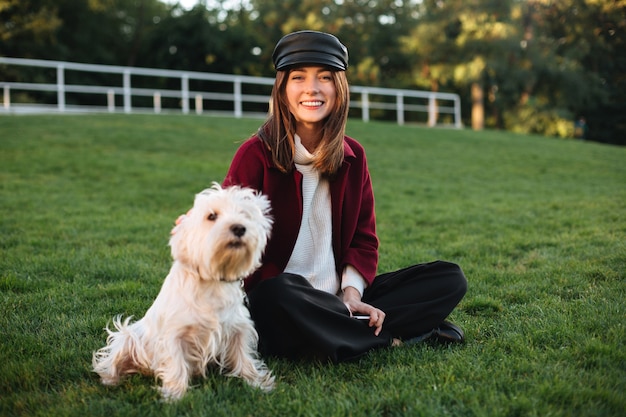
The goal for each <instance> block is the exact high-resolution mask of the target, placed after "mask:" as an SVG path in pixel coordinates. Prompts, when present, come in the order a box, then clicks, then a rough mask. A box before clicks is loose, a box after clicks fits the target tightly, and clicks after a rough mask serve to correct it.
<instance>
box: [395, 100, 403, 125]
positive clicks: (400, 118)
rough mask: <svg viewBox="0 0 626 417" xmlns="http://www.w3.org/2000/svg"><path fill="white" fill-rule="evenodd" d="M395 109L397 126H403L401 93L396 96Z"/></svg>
mask: <svg viewBox="0 0 626 417" xmlns="http://www.w3.org/2000/svg"><path fill="white" fill-rule="evenodd" d="M396 109H397V112H398V124H399V125H403V124H404V100H403V95H402V93H398V94H396Z"/></svg>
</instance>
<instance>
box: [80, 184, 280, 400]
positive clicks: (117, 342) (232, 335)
mask: <svg viewBox="0 0 626 417" xmlns="http://www.w3.org/2000/svg"><path fill="white" fill-rule="evenodd" d="M269 211H270V203H269V201H268V200H267V198H266V197H264V196H262V195H260V194H258V193H256V192H254V191H252V190H250V189H247V188H241V187H230V188H225V189H222V188H221V187H220V186H219V185H217V184H214V186H213V187H212V188H210V189H207V190H204V191H202V192H201V193H199V194H198V195H196V198H195V202H194V206H193V208H192V210H190V212H189V213H188V214H187V215H186V216H183V219H182V221H181V222H180V223H179V224H178V225H177V226H176V227H175V228H174V230H173V231H172V237H171V239H170V246H171V250H172V257H173V258H174V262H173V265H172V268H171V270H170V272H169V275H168V276H167V277H166V278H165V281H164V283H163V286H162V287H161V291H160V292H159V294H158V296H157V298H156V300H155V301H154V303H153V304H152V306H151V307H150V308H149V309H148V311H147V312H146V314H145V316H144V317H143V318H142V319H141V320H139V321H136V322H132V321H131V317H128V318H126V319H124V320H122V317H121V316H117V317H116V318H115V319H114V320H113V325H114V327H115V329H114V330H111V329H109V327H108V326H107V328H106V330H107V332H108V338H107V345H106V346H104V347H103V348H101V349H100V350H98V351H97V352H95V353H94V355H93V369H94V371H95V372H97V373H98V374H99V375H100V377H101V379H102V383H103V384H106V385H114V384H117V383H118V382H119V380H120V378H121V377H122V376H124V375H126V374H132V373H142V374H149V375H154V376H155V377H156V378H157V379H159V380H161V382H162V385H161V387H160V391H161V394H162V396H163V398H164V399H165V400H176V399H179V398H181V397H182V396H183V395H184V394H185V392H186V391H187V388H188V386H189V382H190V380H191V377H192V376H194V375H201V376H203V377H206V369H207V366H208V365H209V364H216V365H218V367H219V369H220V370H221V371H226V372H227V373H228V375H229V376H237V377H241V378H243V379H244V380H245V381H246V382H247V383H248V384H250V385H251V386H254V387H258V388H261V389H263V390H265V391H269V390H271V389H272V388H273V386H274V377H273V376H272V375H271V372H270V371H269V370H268V369H267V367H266V366H265V364H264V363H263V362H262V361H261V360H260V359H259V358H258V356H257V351H256V347H257V342H258V335H257V332H256V330H255V329H254V324H253V322H252V320H251V319H250V313H249V312H248V310H247V308H246V307H245V306H244V303H243V298H244V293H243V289H242V285H241V284H242V279H243V278H244V277H246V276H248V275H250V274H251V273H252V272H253V271H254V270H255V269H256V268H258V267H259V265H260V262H261V256H262V254H263V250H264V249H265V245H266V243H267V239H268V237H269V234H270V230H271V226H272V220H271V218H270V216H269Z"/></svg>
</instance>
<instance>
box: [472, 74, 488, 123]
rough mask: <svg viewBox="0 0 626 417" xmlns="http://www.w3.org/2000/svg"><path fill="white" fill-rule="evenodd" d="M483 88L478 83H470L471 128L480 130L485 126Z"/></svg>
mask: <svg viewBox="0 0 626 417" xmlns="http://www.w3.org/2000/svg"><path fill="white" fill-rule="evenodd" d="M483 96H484V93H483V88H482V86H481V85H480V84H479V83H472V129H474V130H482V129H483V127H484V126H485V105H484V102H483V100H484V97H483Z"/></svg>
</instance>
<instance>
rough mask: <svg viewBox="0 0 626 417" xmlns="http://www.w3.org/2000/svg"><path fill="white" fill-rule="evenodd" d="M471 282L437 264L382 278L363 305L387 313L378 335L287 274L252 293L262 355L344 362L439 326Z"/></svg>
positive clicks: (368, 290)
mask: <svg viewBox="0 0 626 417" xmlns="http://www.w3.org/2000/svg"><path fill="white" fill-rule="evenodd" d="M466 290H467V280H466V278H465V275H464V274H463V271H461V268H459V266H457V265H456V264H453V263H449V262H443V261H436V262H431V263H426V264H419V265H415V266H411V267H408V268H405V269H402V270H399V271H395V272H390V273H386V274H382V275H379V276H378V277H376V279H375V280H374V283H373V284H372V285H371V286H369V287H368V288H366V289H365V293H364V294H363V301H364V302H366V303H368V304H371V305H373V306H374V307H377V308H379V309H381V310H382V311H384V312H385V314H386V317H385V322H384V324H383V330H382V332H381V333H380V334H379V335H378V336H375V335H374V329H373V328H370V327H369V326H368V324H367V322H365V321H362V320H357V319H354V318H351V317H350V312H349V311H348V308H347V307H346V306H345V304H344V303H343V301H342V300H341V299H340V298H339V297H337V296H336V295H333V294H329V293H327V292H324V291H320V290H316V289H315V288H313V287H312V286H311V284H309V282H308V281H307V280H306V279H305V278H303V277H301V276H300V275H295V274H289V273H283V274H280V275H278V276H276V277H274V278H271V279H268V280H265V281H262V282H261V283H259V284H258V285H257V286H255V287H254V288H253V289H252V291H251V292H250V293H249V294H248V300H249V309H250V314H251V316H252V319H253V320H254V322H255V326H256V329H257V331H258V333H259V351H260V353H261V355H262V356H277V357H284V358H289V359H318V360H321V361H331V362H341V361H348V360H353V359H356V358H358V357H360V356H362V355H363V354H365V353H367V352H369V351H370V350H372V349H376V348H381V347H385V346H389V345H391V341H392V339H393V338H401V339H408V338H411V337H415V336H419V335H421V334H424V333H426V332H428V331H430V330H432V329H434V328H436V327H437V326H438V325H439V324H440V323H441V322H442V321H443V320H444V319H445V318H446V317H448V315H449V314H450V313H451V312H452V310H453V309H454V308H455V307H456V306H457V304H458V303H459V302H460V301H461V299H462V298H463V296H464V295H465V292H466Z"/></svg>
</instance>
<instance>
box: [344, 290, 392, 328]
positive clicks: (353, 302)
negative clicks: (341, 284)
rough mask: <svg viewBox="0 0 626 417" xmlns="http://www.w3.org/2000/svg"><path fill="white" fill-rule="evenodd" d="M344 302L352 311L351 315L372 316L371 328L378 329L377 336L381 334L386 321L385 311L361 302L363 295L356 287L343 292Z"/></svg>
mask: <svg viewBox="0 0 626 417" xmlns="http://www.w3.org/2000/svg"><path fill="white" fill-rule="evenodd" d="M343 302H344V304H345V305H346V307H348V310H350V314H353V313H360V314H364V315H368V316H370V320H369V326H370V327H376V330H374V334H375V335H376V336H378V335H379V334H380V332H381V330H382V329H383V322H384V321H385V312H384V311H382V310H379V309H377V308H376V307H374V306H371V305H369V304H366V303H364V302H363V301H361V293H359V291H358V290H357V289H356V288H354V287H346V288H345V289H344V290H343Z"/></svg>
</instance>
